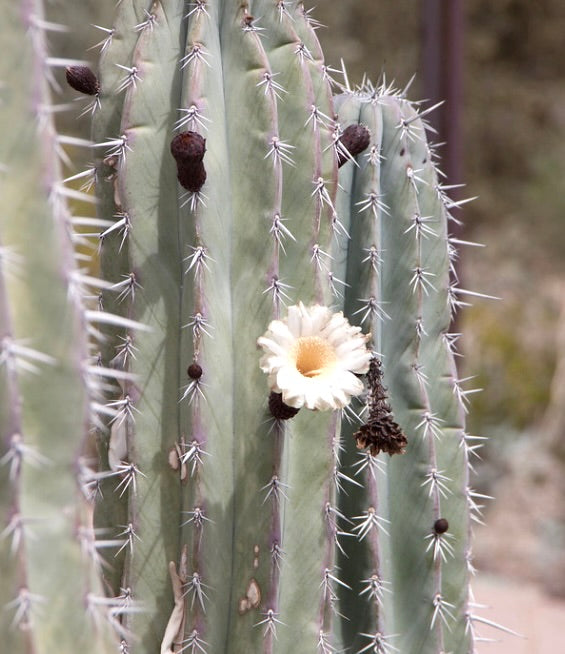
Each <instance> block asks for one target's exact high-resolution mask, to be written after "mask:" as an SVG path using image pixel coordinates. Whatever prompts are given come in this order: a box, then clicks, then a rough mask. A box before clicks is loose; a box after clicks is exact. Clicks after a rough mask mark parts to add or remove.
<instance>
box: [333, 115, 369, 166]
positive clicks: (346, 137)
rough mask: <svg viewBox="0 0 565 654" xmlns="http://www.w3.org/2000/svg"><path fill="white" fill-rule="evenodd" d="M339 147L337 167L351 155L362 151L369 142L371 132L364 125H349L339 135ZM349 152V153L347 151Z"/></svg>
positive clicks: (351, 156)
mask: <svg viewBox="0 0 565 654" xmlns="http://www.w3.org/2000/svg"><path fill="white" fill-rule="evenodd" d="M339 142H340V145H341V147H340V148H339V149H338V159H337V165H338V168H341V166H343V164H344V163H347V162H348V161H349V160H350V159H352V158H353V157H356V156H357V155H358V154H360V153H361V152H363V150H365V148H366V147H367V146H368V145H369V143H370V142H371V132H369V130H368V129H367V128H366V127H365V125H349V127H346V128H345V130H344V131H343V134H342V135H341V136H340V137H339ZM345 150H346V151H347V152H349V155H348V154H347V152H345Z"/></svg>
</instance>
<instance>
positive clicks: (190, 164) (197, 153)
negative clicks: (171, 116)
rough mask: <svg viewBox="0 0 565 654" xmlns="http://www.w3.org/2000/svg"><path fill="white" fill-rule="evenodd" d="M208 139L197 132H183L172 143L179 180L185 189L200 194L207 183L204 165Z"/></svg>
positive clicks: (172, 152)
mask: <svg viewBox="0 0 565 654" xmlns="http://www.w3.org/2000/svg"><path fill="white" fill-rule="evenodd" d="M205 152H206V139H205V138H204V137H203V136H200V134H197V133H196V132H181V133H180V134H177V135H176V136H175V138H174V139H173V140H172V141H171V154H172V155H173V157H174V158H175V161H176V162H177V178H178V180H179V182H180V184H181V186H182V187H183V188H185V189H186V190H187V191H191V192H192V193H198V192H199V191H200V189H201V188H202V186H203V185H204V182H205V181H206V169H205V168H204V164H203V163H202V159H203V158H204V153H205Z"/></svg>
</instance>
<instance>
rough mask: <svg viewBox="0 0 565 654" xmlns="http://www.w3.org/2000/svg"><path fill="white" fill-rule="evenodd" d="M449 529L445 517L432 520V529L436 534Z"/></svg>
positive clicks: (443, 532)
mask: <svg viewBox="0 0 565 654" xmlns="http://www.w3.org/2000/svg"><path fill="white" fill-rule="evenodd" d="M448 529H449V522H447V520H446V519H445V518H438V519H437V520H436V521H435V522H434V531H435V533H436V534H445V532H446V531H447V530H448Z"/></svg>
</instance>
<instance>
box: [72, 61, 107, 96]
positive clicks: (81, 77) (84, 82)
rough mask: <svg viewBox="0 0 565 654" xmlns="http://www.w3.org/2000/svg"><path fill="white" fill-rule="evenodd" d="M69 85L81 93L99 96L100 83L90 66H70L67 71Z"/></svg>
mask: <svg viewBox="0 0 565 654" xmlns="http://www.w3.org/2000/svg"><path fill="white" fill-rule="evenodd" d="M65 76H66V78H67V84H68V85H69V86H70V87H71V88H73V89H74V90H75V91H78V92H79V93H84V94H86V95H98V93H100V82H99V81H98V78H97V77H96V75H95V74H94V73H93V72H92V71H91V70H90V68H89V67H88V66H68V67H67V69H66V70H65Z"/></svg>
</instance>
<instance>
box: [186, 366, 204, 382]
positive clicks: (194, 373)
mask: <svg viewBox="0 0 565 654" xmlns="http://www.w3.org/2000/svg"><path fill="white" fill-rule="evenodd" d="M186 374H187V375H188V376H189V377H190V378H191V379H200V377H202V366H199V365H198V364H197V363H196V362H194V363H191V364H190V365H189V366H188V368H187V371H186Z"/></svg>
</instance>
